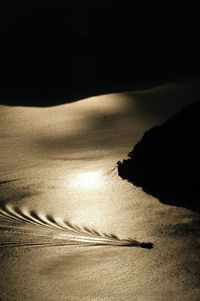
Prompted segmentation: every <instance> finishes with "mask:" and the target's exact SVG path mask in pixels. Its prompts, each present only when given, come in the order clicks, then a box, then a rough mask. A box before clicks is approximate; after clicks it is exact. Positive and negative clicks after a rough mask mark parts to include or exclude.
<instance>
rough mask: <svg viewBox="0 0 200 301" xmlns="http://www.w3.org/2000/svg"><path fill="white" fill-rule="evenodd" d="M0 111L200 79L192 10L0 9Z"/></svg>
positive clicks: (122, 6)
mask: <svg viewBox="0 0 200 301" xmlns="http://www.w3.org/2000/svg"><path fill="white" fill-rule="evenodd" d="M0 14H1V18H0V25H1V26H0V34H1V36H0V57H1V60H0V68H1V75H0V103H2V104H11V105H12V104H15V105H36V106H45V105H51V104H56V103H63V102H67V101H69V100H72V99H76V98H81V97H84V96H89V95H96V94H101V93H106V92H114V91H121V90H127V89H130V88H131V87H133V89H135V87H136V88H138V87H145V86H147V87H148V86H149V85H153V84H157V83H158V84H160V83H166V82H170V81H177V80H178V81H180V80H185V79H190V78H192V79H193V78H199V76H200V58H199V53H200V46H199V43H198V38H197V37H198V34H199V18H198V16H197V7H196V6H195V5H192V4H190V5H189V6H186V5H184V4H181V7H176V6H173V7H170V6H168V7H166V6H165V7H163V6H156V7H153V6H152V5H151V4H146V3H145V4H144V3H141V2H140V4H139V3H137V4H135V3H134V4H133V3H131V2H129V1H125V2H124V1H120V0H117V1H109V2H105V1H101V2H95V3H94V1H84V3H83V1H68V2H64V3H60V2H56V5H55V4H51V3H49V4H48V6H45V7H44V6H43V7H42V6H37V5H36V4H35V3H34V4H32V3H29V4H26V5H24V6H22V5H21V6H20V5H18V4H15V5H13V6H11V5H4V7H3V5H2V6H1V12H0Z"/></svg>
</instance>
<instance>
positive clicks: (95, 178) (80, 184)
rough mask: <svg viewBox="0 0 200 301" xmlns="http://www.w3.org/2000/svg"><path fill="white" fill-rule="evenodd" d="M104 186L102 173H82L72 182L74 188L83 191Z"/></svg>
mask: <svg viewBox="0 0 200 301" xmlns="http://www.w3.org/2000/svg"><path fill="white" fill-rule="evenodd" d="M103 184H104V176H103V174H102V172H101V171H90V172H80V173H79V174H77V175H76V176H75V177H74V179H73V181H72V186H74V187H76V188H82V189H95V188H98V187H101V186H102V185H103Z"/></svg>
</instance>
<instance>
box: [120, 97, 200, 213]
mask: <svg viewBox="0 0 200 301" xmlns="http://www.w3.org/2000/svg"><path fill="white" fill-rule="evenodd" d="M199 137H200V102H196V103H194V104H192V105H189V106H188V107H186V108H185V109H183V110H182V111H181V112H180V113H178V114H176V115H174V116H173V117H172V118H170V119H169V120H167V121H166V122H165V123H164V124H162V125H161V126H157V127H154V128H152V129H150V130H149V131H147V132H146V133H145V134H144V136H143V138H142V139H141V141H140V142H138V143H137V144H136V145H135V147H134V149H133V150H132V151H131V152H130V153H129V154H128V157H129V159H127V160H123V162H118V173H119V175H120V176H121V177H122V178H123V179H126V180H128V181H130V182H132V183H133V184H134V185H136V186H140V187H142V188H143V190H144V191H145V192H147V193H149V194H151V195H153V196H155V197H157V198H159V199H160V201H161V202H163V203H168V204H172V205H176V206H183V207H186V208H190V209H193V210H197V211H199V210H200V190H199V172H200V145H199Z"/></svg>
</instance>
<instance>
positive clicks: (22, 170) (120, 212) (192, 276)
mask: <svg viewBox="0 0 200 301" xmlns="http://www.w3.org/2000/svg"><path fill="white" fill-rule="evenodd" d="M199 96H200V88H199V84H198V83H190V84H184V85H176V86H175V85H173V86H170V85H169V86H165V87H160V88H156V89H153V90H149V91H144V92H135V93H123V94H112V95H105V96H101V97H95V98H91V99H86V100H82V101H80V102H77V103H73V104H67V105H62V106H59V107H55V108H45V109H41V108H40V109H39V108H18V107H12V108H10V107H5V106H2V107H1V108H0V114H1V115H0V118H1V120H0V129H1V132H0V133H1V134H0V135H1V144H0V151H1V157H0V162H1V169H0V238H1V245H0V260H1V265H0V270H1V271H0V275H1V276H0V277H1V280H0V291H1V297H0V300H169V299H172V300H199V298H200V272H199V271H200V252H199V247H200V238H199V237H200V218H199V214H198V213H196V212H193V211H190V210H187V209H184V208H181V207H175V206H169V205H164V204H161V203H160V202H159V200H157V199H155V198H153V197H151V196H149V195H147V194H145V193H144V192H143V191H142V190H141V189H139V188H136V187H134V186H132V185H130V184H129V183H128V182H126V181H123V180H121V179H120V178H119V177H118V175H117V173H116V168H115V167H116V162H117V161H118V160H122V159H123V158H125V156H126V154H127V153H128V152H129V151H130V150H131V149H132V147H133V144H134V143H136V142H137V141H138V140H139V139H140V138H141V136H142V134H143V132H144V131H145V130H146V129H148V128H150V127H152V126H153V125H156V124H159V123H161V122H162V121H164V120H165V119H166V118H168V117H169V116H170V115H172V114H173V113H175V112H176V111H177V110H178V109H179V108H181V107H182V106H183V105H184V104H186V103H189V102H193V101H195V100H196V99H197V98H198V97H199ZM140 242H152V243H153V244H154V248H153V249H145V248H140Z"/></svg>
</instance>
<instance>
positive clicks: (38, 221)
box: [0, 203, 153, 249]
mask: <svg viewBox="0 0 200 301" xmlns="http://www.w3.org/2000/svg"><path fill="white" fill-rule="evenodd" d="M36 226H37V227H36ZM0 231H1V233H4V235H2V237H3V240H2V241H1V242H0V246H1V247H3V246H5V247H8V246H9V247H10V246H63V245H82V246H84V245H85V246H100V245H101V246H103V245H104V246H105V245H110V246H124V247H125V246H126V247H142V248H149V249H151V248H152V247H153V244H152V243H145V242H139V241H137V240H134V239H132V238H128V239H121V238H119V237H117V236H116V235H115V234H106V233H100V232H98V231H96V230H94V229H89V228H88V227H85V226H77V225H74V224H73V223H71V222H69V221H68V220H62V219H60V218H55V217H53V216H52V215H48V214H46V215H43V214H39V213H37V212H36V211H34V210H32V211H27V210H25V209H21V208H18V207H16V206H15V207H14V206H13V205H12V204H9V203H6V204H5V203H4V204H1V206H0ZM8 238H9V239H8ZM13 238H15V239H13Z"/></svg>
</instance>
